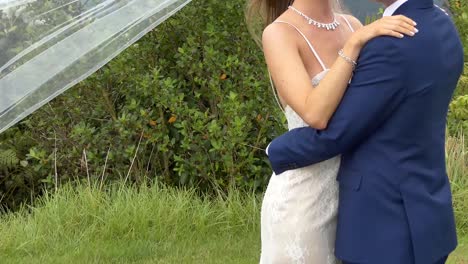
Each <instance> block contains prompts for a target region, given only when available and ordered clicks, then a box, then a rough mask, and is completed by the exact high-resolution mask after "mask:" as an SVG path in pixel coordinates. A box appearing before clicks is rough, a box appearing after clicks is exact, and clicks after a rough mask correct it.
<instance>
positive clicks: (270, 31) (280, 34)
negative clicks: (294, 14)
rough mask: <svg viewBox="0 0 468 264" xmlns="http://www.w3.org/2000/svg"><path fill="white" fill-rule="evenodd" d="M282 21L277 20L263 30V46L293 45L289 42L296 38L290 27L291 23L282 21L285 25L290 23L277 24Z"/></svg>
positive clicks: (293, 30)
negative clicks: (266, 44)
mask: <svg viewBox="0 0 468 264" xmlns="http://www.w3.org/2000/svg"><path fill="white" fill-rule="evenodd" d="M279 21H283V20H280V19H278V20H277V21H275V22H276V23H275V22H273V23H271V24H269V25H268V26H267V27H265V29H264V30H263V34H262V42H263V43H264V44H265V42H267V43H271V44H273V43H277V44H279V43H282V42H284V43H289V44H291V43H293V42H291V40H292V39H294V38H295V37H296V34H297V33H296V32H295V31H296V30H295V29H294V28H293V27H292V26H291V25H292V24H293V23H291V22H288V21H284V22H287V23H290V25H288V24H287V23H283V22H279Z"/></svg>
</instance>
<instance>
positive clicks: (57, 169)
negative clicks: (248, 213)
mask: <svg viewBox="0 0 468 264" xmlns="http://www.w3.org/2000/svg"><path fill="white" fill-rule="evenodd" d="M220 10H222V12H219V11H220ZM243 11H244V1H242V0H234V1H227V2H226V1H216V0H205V1H201V0H196V1H193V2H192V3H191V4H189V5H188V6H187V7H186V8H184V9H183V10H182V11H181V12H180V13H178V14H177V15H176V16H174V17H173V18H171V19H169V20H168V21H166V22H165V23H163V24H162V25H160V26H159V27H158V28H157V29H155V30H153V31H152V32H150V33H149V34H147V35H146V36H145V37H144V38H142V39H141V40H140V41H138V42H137V43H136V44H134V45H132V46H131V47H129V48H128V49H127V50H126V51H125V52H123V53H122V54H121V55H119V56H118V57H117V58H116V59H114V60H113V61H111V62H110V63H109V64H108V65H106V66H105V67H104V68H103V69H101V70H99V71H98V72H97V73H95V74H94V75H92V76H91V77H89V78H88V79H87V80H85V81H83V82H82V83H80V84H78V85H77V86H75V87H74V88H73V89H71V90H70V91H68V92H66V93H65V94H64V95H62V96H60V97H58V98H56V99H55V100H54V101H53V102H51V103H50V104H48V105H46V106H44V107H43V108H42V109H40V110H39V111H38V112H36V113H35V114H33V115H32V116H31V117H29V118H27V119H26V120H24V121H23V122H21V123H20V124H18V125H17V126H15V127H13V128H11V129H10V130H8V131H7V132H6V133H4V134H2V135H0V140H1V142H3V144H4V145H5V146H6V147H8V149H13V150H14V151H15V154H16V156H17V157H18V159H19V160H21V164H23V165H24V166H21V165H20V162H18V163H17V165H16V166H13V167H10V168H8V169H7V171H5V172H4V173H0V179H3V181H2V180H0V190H1V192H3V193H6V194H7V195H5V197H4V200H3V202H2V203H5V202H6V201H8V205H9V206H10V207H11V206H14V205H17V201H16V200H15V199H13V198H12V197H13V196H17V197H20V198H23V200H24V199H27V198H29V197H30V194H29V191H33V192H35V193H34V195H36V194H40V188H39V187H43V186H45V187H47V188H52V187H54V184H55V183H56V182H58V183H59V184H60V183H61V182H66V181H68V180H70V179H73V178H74V177H79V178H87V177H88V175H100V176H99V177H104V178H105V180H107V179H109V180H114V179H119V178H127V177H128V181H135V182H141V181H142V180H143V179H144V178H145V177H150V178H154V177H159V178H160V180H161V181H163V182H165V183H167V184H170V185H175V186H182V185H188V186H198V187H199V188H200V189H201V190H210V189H211V187H212V186H213V185H216V186H218V187H221V188H223V189H227V188H229V187H230V186H236V187H240V188H249V189H251V188H262V187H264V186H265V185H266V181H267V179H268V178H269V176H270V175H271V170H270V167H269V165H268V164H267V158H266V155H265V153H264V151H263V149H264V148H265V147H266V145H267V143H268V142H269V141H270V140H271V139H272V138H273V137H274V136H276V135H278V134H279V133H281V132H282V131H284V127H283V126H282V125H281V123H282V121H283V119H281V118H282V115H281V112H280V111H279V108H278V107H277V105H276V103H275V101H274V99H273V96H272V94H271V90H270V87H269V82H268V79H267V75H266V68H265V64H264V59H263V55H262V53H261V51H260V50H259V48H258V47H257V46H256V44H255V43H254V41H253V40H252V38H251V36H250V35H249V33H248V32H247V29H246V26H245V25H244V23H243V21H244V14H243ZM200 13H203V15H202V16H200V15H199V14H200ZM12 178H16V179H19V178H21V179H22V180H21V181H20V182H19V183H16V182H15V181H10V180H11V179H12ZM5 181H9V182H10V184H9V185H8V186H7V185H6V184H5ZM23 191H25V192H26V194H25V192H23ZM0 197H1V196H0ZM19 200H21V199H19ZM11 201H14V202H11Z"/></svg>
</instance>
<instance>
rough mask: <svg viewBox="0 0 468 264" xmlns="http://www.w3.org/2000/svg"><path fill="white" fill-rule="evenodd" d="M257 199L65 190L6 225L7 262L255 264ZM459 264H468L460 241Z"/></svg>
mask: <svg viewBox="0 0 468 264" xmlns="http://www.w3.org/2000/svg"><path fill="white" fill-rule="evenodd" d="M259 200H260V199H259V198H258V197H255V196H254V195H245V196H241V193H239V192H233V194H232V195H231V196H229V197H224V198H222V197H220V198H219V199H215V200H214V201H213V200H211V201H209V200H202V199H200V198H198V197H197V195H195V194H194V192H192V191H175V190H171V189H165V188H159V187H152V188H142V189H140V190H139V191H135V189H130V188H124V189H119V188H115V189H114V190H111V191H108V192H106V193H104V192H101V191H99V190H98V189H97V188H91V189H90V188H87V187H85V186H81V187H77V188H72V187H70V186H67V187H65V188H62V189H61V190H60V191H59V192H58V193H57V194H56V195H55V196H54V197H53V198H52V197H48V198H45V199H44V200H43V205H42V206H38V207H36V209H32V210H33V212H34V213H33V214H28V213H27V212H26V209H25V210H23V212H22V213H18V214H8V215H6V216H4V217H3V219H2V220H1V223H0V237H1V240H0V259H1V263H256V262H257V261H258V256H259V252H260V240H259V238H260V234H259V206H260V203H259ZM460 242H461V243H460V247H459V248H458V250H457V252H456V253H455V254H454V255H453V257H452V259H451V262H450V263H453V264H455V263H456V264H462V263H468V244H467V242H468V239H463V238H462V239H461V241H460Z"/></svg>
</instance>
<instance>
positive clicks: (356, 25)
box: [340, 14, 363, 29]
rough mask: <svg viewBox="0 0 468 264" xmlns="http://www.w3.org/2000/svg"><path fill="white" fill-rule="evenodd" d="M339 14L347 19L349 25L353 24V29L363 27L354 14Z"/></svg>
mask: <svg viewBox="0 0 468 264" xmlns="http://www.w3.org/2000/svg"><path fill="white" fill-rule="evenodd" d="M340 15H341V16H344V17H345V18H346V19H347V20H348V21H349V23H350V24H351V26H353V28H354V29H358V28H361V27H363V25H362V23H361V21H359V19H357V18H356V17H355V16H352V15H348V14H340Z"/></svg>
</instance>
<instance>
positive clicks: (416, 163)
mask: <svg viewBox="0 0 468 264" xmlns="http://www.w3.org/2000/svg"><path fill="white" fill-rule="evenodd" d="M380 1H381V2H383V3H384V4H386V5H387V9H386V10H385V13H384V15H396V14H402V15H405V16H408V17H410V18H411V19H413V20H414V21H416V22H417V23H418V25H417V28H418V29H419V33H418V34H416V36H414V37H412V38H406V39H396V38H390V37H379V38H376V39H374V40H372V41H370V42H369V43H368V44H367V45H366V46H365V47H364V49H363V50H362V51H361V55H360V57H359V60H358V66H357V68H356V70H355V73H354V77H353V79H352V82H351V83H350V86H349V88H348V90H347V92H346V94H345V96H344V98H343V100H342V102H341V105H340V106H339V108H338V110H337V111H336V113H335V115H334V116H333V118H332V120H331V121H330V123H329V125H328V128H327V129H326V130H322V131H319V130H315V129H313V128H310V127H304V128H297V129H294V130H291V131H289V132H287V133H285V134H283V135H282V136H280V137H278V138H276V139H275V140H273V141H272V142H271V143H270V145H269V147H268V149H267V151H268V155H269V159H270V162H271V166H272V168H273V170H274V172H275V173H276V175H275V176H273V177H281V173H282V172H284V171H286V170H290V169H296V168H301V167H305V166H308V165H311V164H314V163H318V162H321V161H324V160H327V159H329V158H332V157H334V156H336V155H339V154H342V157H341V167H340V172H339V174H338V179H337V180H338V181H339V186H340V198H339V213H338V229H337V238H336V252H335V254H336V256H337V257H338V258H339V259H342V260H343V261H344V263H345V264H347V263H348V264H351V263H357V264H364V263H365V264H439V263H445V260H446V259H447V256H448V254H449V253H450V252H451V251H453V250H454V249H455V247H456V245H457V238H456V232H455V223H454V216H453V208H452V197H451V192H450V185H449V181H448V178H447V173H446V169H445V149H444V145H445V144H444V143H445V124H446V115H447V108H448V105H449V102H450V100H451V97H452V94H453V91H454V89H455V87H456V84H457V81H458V79H459V77H460V75H461V72H462V68H463V48H462V45H461V43H460V40H459V37H458V35H457V32H456V29H455V27H454V25H453V23H452V21H451V20H450V18H449V17H448V16H447V15H446V14H445V13H444V12H443V11H442V10H440V9H439V8H437V7H435V6H434V3H433V2H432V0H398V1H394V0H380ZM313 264H315V263H313Z"/></svg>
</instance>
